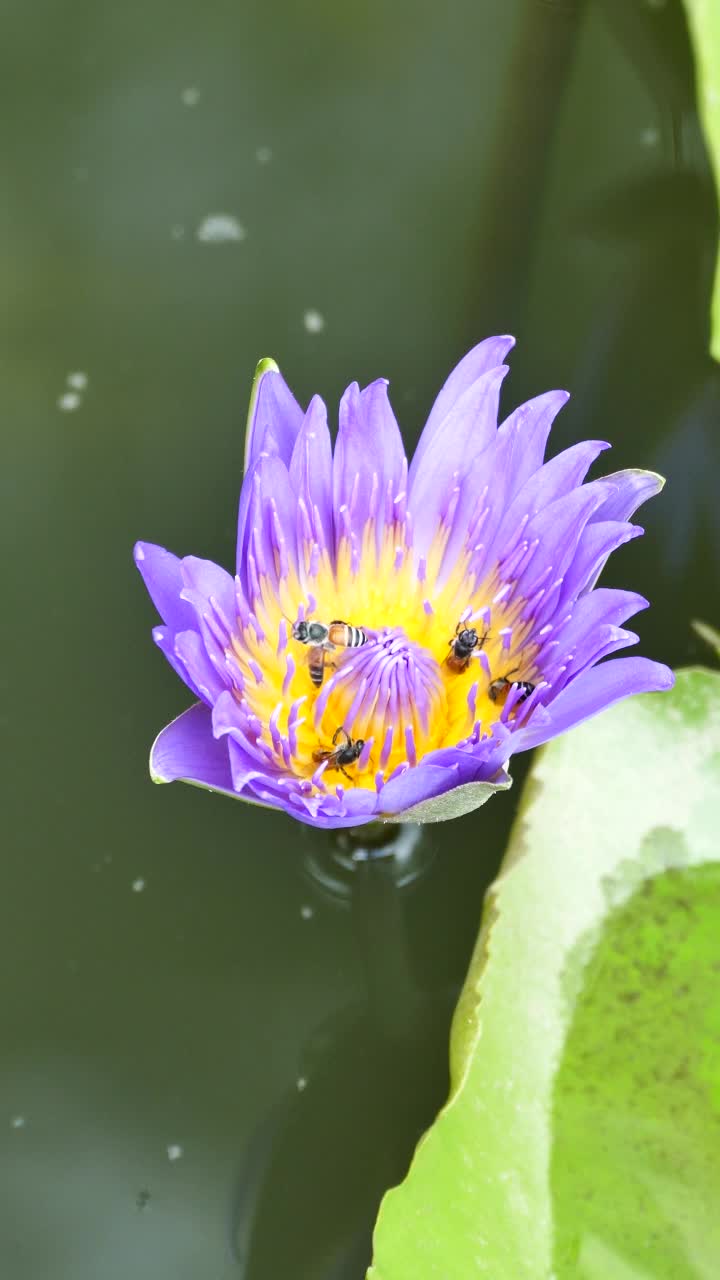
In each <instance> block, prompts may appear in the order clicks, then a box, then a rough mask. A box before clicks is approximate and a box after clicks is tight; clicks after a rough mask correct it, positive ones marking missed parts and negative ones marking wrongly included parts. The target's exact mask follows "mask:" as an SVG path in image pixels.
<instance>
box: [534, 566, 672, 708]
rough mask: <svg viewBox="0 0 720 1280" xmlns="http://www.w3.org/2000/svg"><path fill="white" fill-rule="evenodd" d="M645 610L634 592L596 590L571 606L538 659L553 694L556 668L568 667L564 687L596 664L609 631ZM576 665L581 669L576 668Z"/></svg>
mask: <svg viewBox="0 0 720 1280" xmlns="http://www.w3.org/2000/svg"><path fill="white" fill-rule="evenodd" d="M647 607H648V601H647V600H646V599H645V598H644V596H640V595H637V594H636V593H635V592H634V591H618V590H615V589H613V588H609V587H598V588H597V589H596V590H595V591H590V592H589V593H588V594H587V595H585V596H581V597H580V599H579V600H578V601H576V603H575V604H574V605H573V606H572V614H571V615H570V617H569V619H568V620H567V622H565V623H564V624H563V623H562V622H561V621H560V620H559V625H556V626H554V627H553V630H552V631H551V632H550V634H549V635H548V638H547V642H546V644H545V647H544V648H543V649H541V650H540V651H539V653H538V655H537V659H536V664H537V668H538V670H539V671H541V672H542V675H543V678H544V679H545V680H548V681H550V683H551V684H552V685H553V689H554V690H555V689H557V684H556V680H555V678H554V676H553V672H554V671H555V669H556V668H557V667H558V664H560V665H564V664H568V672H567V675H566V677H565V678H564V679H563V683H567V680H568V679H570V678H571V677H572V676H573V675H577V674H578V672H579V671H580V670H582V669H584V667H586V666H587V665H588V664H589V663H594V662H597V661H598V660H599V657H600V650H601V648H602V647H603V644H604V642H605V641H606V640H607V638H608V636H607V634H606V633H607V632H608V630H609V629H610V630H616V629H617V628H619V627H622V625H623V623H625V622H627V620H628V618H632V617H633V616H634V614H636V613H639V612H640V610H641V609H647ZM623 634H628V633H623ZM619 640H620V636H618V641H619ZM578 663H579V664H581V665H580V666H578V665H577V664H578Z"/></svg>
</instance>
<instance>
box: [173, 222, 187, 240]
mask: <svg viewBox="0 0 720 1280" xmlns="http://www.w3.org/2000/svg"><path fill="white" fill-rule="evenodd" d="M170 235H171V236H172V238H173V240H184V238H185V228H184V226H183V224H182V222H174V223H173V225H172V226H171V228H170Z"/></svg>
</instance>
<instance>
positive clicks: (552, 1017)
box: [368, 670, 720, 1280]
mask: <svg viewBox="0 0 720 1280" xmlns="http://www.w3.org/2000/svg"><path fill="white" fill-rule="evenodd" d="M718 833H720V676H718V675H717V674H715V673H712V672H708V671H704V670H691V671H685V672H682V673H680V675H679V676H678V679H677V684H676V687H675V689H674V690H673V691H672V692H670V693H663V694H653V695H647V696H645V697H641V698H635V699H631V700H629V701H628V702H625V703H621V704H619V705H618V706H616V707H613V708H611V709H610V710H608V711H607V712H605V713H604V714H603V715H602V716H599V717H598V718H597V719H595V720H593V721H591V722H590V723H588V724H586V725H582V726H581V727H579V728H578V729H576V730H574V731H573V732H572V733H570V734H568V735H566V736H565V737H563V738H560V739H558V740H557V741H555V742H553V743H551V744H550V745H549V746H548V747H546V748H545V749H544V750H543V751H542V752H541V753H539V755H538V756H537V757H536V760H535V762H534V767H533V770H532V773H531V775H530V778H529V781H528V784H527V787H526V790H525V793H524V797H523V807H522V811H521V813H520V816H519V817H518V820H517V822H516V826H515V830H514V832H513V836H512V839H511V842H510V847H509V850H508V853H507V856H506V858H505V862H504V864H503V867H502V870H501V874H500V876H499V878H498V880H497V881H496V883H495V885H494V886H493V887H492V889H491V890H490V892H489V895H488V899H487V902H486V907H485V912H484V916H483V922H482V928H481V931H480V937H479V939H478V944H477V948H476V952H475V955H474V957H473V960H472V963H471V967H470V972H469V974H468V978H467V982H466V985H465V989H464V991H463V994H462V997H461V1000H460V1003H459V1005H458V1009H457V1012H456V1016H455V1021H454V1025H453V1031H452V1042H451V1079H452V1085H451V1095H450V1099H449V1101H448V1103H447V1104H446V1106H445V1108H444V1110H443V1111H442V1112H441V1114H440V1116H439V1117H438V1119H437V1121H436V1122H435V1124H434V1125H433V1127H432V1128H431V1129H430V1131H429V1132H428V1133H427V1134H426V1136H425V1138H424V1139H423V1140H422V1141H421V1143H420V1145H419V1147H418V1150H417V1152H416V1154H415V1158H414V1160H413V1163H412V1166H411V1168H410V1171H409V1173H408V1175H407V1177H406V1179H405V1181H404V1183H403V1184H402V1185H401V1186H400V1187H398V1188H396V1189H394V1190H392V1191H390V1192H389V1193H388V1194H387V1195H386V1196H385V1199H384V1200H383V1203H382V1206H381V1209H380V1214H379V1218H378V1222H377V1226H376V1232H375V1253H374V1260H373V1266H372V1267H371V1269H370V1271H369V1273H368V1275H369V1277H370V1278H371V1280H430V1278H431V1277H438V1278H439V1277H442V1280H472V1277H476V1276H477V1277H491V1278H492V1280H711V1277H713V1278H715V1277H717V1276H718V1275H720V1215H718V1212H717V1205H718V1203H719V1202H720V862H719V861H718V858H719V855H720V838H719V834H718Z"/></svg>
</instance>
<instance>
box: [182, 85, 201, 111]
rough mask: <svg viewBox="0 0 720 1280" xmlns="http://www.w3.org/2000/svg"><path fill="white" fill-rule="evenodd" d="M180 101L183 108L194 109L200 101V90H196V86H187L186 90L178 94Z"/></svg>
mask: <svg viewBox="0 0 720 1280" xmlns="http://www.w3.org/2000/svg"><path fill="white" fill-rule="evenodd" d="M180 99H181V101H182V103H183V106H186V107H196V106H197V104H198V102H199V101H200V90H199V89H198V87H197V85H194V84H191V85H189V86H188V88H187V89H183V91H182V93H181V94H180Z"/></svg>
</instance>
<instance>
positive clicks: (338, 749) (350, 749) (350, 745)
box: [313, 623, 365, 782]
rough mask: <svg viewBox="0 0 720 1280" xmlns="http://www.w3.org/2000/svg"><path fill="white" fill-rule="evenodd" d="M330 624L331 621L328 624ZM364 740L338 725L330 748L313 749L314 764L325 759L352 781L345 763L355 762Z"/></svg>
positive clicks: (330, 766) (329, 766) (329, 764)
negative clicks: (353, 736)
mask: <svg viewBox="0 0 720 1280" xmlns="http://www.w3.org/2000/svg"><path fill="white" fill-rule="evenodd" d="M330 625H331V626H332V623H331V624H330ZM340 734H342V735H343V738H344V741H343V742H341V743H340V745H338V738H339V737H340ZM364 746H365V742H364V740H363V739H362V738H351V737H350V734H349V733H348V732H347V730H346V729H344V728H343V727H342V725H340V728H339V729H336V730H335V732H334V734H333V738H332V748H327V747H319V748H318V749H317V750H316V751H313V760H314V762H315V764H322V763H323V762H324V761H327V767H328V769H339V770H340V772H341V773H344V774H345V777H346V778H349V779H350V781H351V782H352V777H351V776H350V774H349V773H348V771H347V769H346V768H345V765H346V764H355V761H356V760H358V759H359V757H360V754H361V752H362V749H363V747H364Z"/></svg>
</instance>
